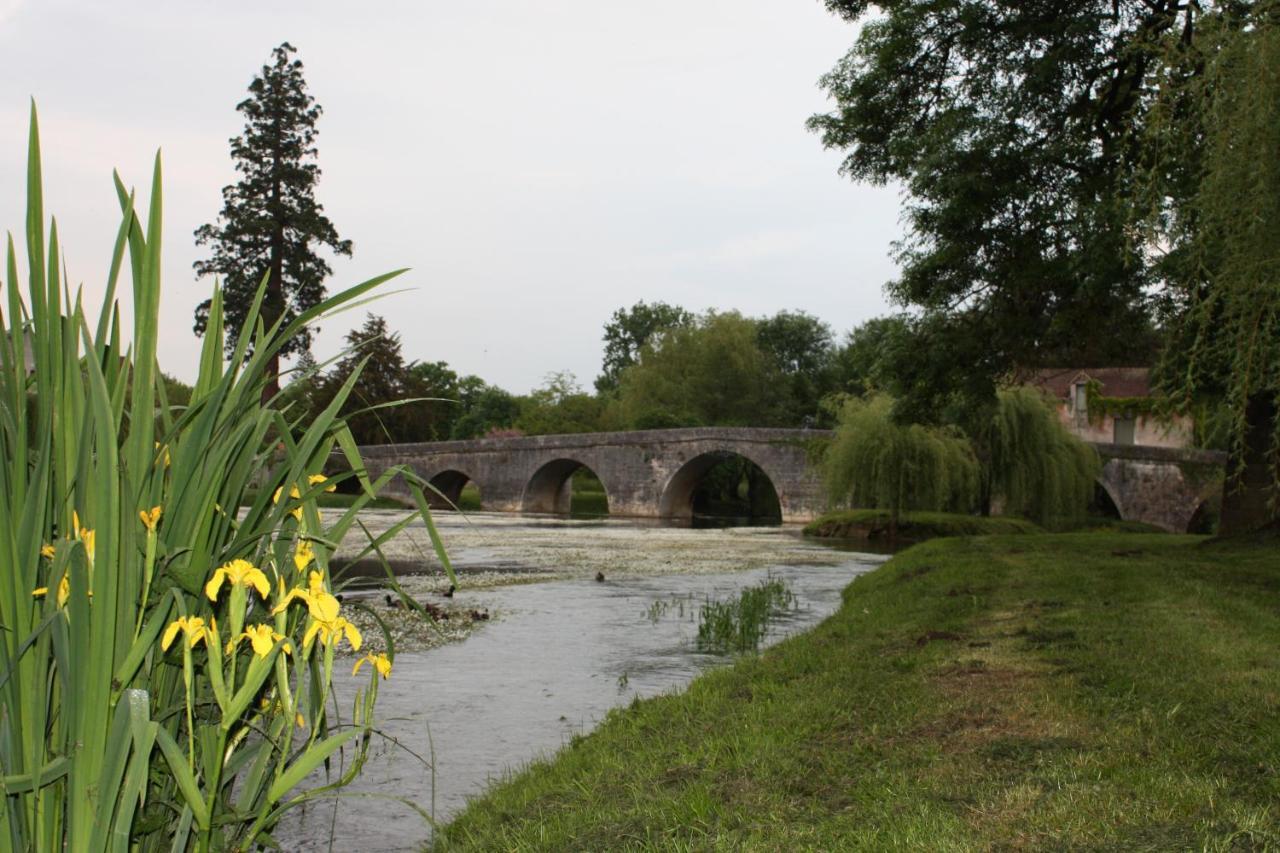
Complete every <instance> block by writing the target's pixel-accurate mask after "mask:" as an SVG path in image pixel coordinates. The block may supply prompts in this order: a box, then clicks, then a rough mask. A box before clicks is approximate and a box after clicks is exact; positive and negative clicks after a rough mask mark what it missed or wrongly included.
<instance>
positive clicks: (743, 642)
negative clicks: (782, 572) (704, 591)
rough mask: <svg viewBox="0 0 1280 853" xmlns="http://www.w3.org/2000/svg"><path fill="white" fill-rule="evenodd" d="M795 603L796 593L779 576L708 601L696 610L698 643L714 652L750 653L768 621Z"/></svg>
mask: <svg viewBox="0 0 1280 853" xmlns="http://www.w3.org/2000/svg"><path fill="white" fill-rule="evenodd" d="M795 606H796V597H795V594H794V593H792V592H791V588H790V587H789V586H787V584H786V582H785V581H783V580H781V579H779V578H769V579H768V580H765V581H762V582H760V583H758V584H755V585H754V586H749V587H747V588H746V589H744V590H743V591H742V592H741V593H739V594H738V597H737V598H731V599H729V600H727V601H708V602H706V603H705V604H703V605H702V608H701V609H700V610H699V612H698V646H699V648H702V649H705V650H708V651H715V652H738V653H742V652H753V651H755V650H756V649H758V648H760V643H761V641H762V640H764V635H765V631H767V630H768V628H769V621H770V620H771V619H773V618H774V617H775V616H776V615H777V614H778V613H780V612H782V611H785V610H790V609H792V608H794V607H795Z"/></svg>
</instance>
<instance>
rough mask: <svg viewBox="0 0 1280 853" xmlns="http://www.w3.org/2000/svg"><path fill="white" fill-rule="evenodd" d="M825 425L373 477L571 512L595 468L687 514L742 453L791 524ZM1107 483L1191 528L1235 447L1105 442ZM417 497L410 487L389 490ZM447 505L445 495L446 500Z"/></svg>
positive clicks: (411, 459) (564, 443) (1121, 504)
mask: <svg viewBox="0 0 1280 853" xmlns="http://www.w3.org/2000/svg"><path fill="white" fill-rule="evenodd" d="M830 436H831V433H830V432H828V431H825V430H794V429H756V428H751V427H704V428H697V429H663V430H644V431H637V432H605V433H581V434H578V435H539V436H521V437H518V438H489V439H477V440H473V441H435V442H426V443H420V444H384V445H375V446H369V447H362V448H361V453H362V454H363V456H364V459H365V464H366V465H367V466H368V470H369V473H370V474H371V475H373V476H375V477H376V476H378V475H379V474H381V473H382V472H383V471H385V470H386V469H387V468H389V467H391V466H393V465H404V466H408V467H409V468H411V469H412V470H413V471H414V472H416V473H417V475H418V476H419V477H421V478H422V479H423V480H426V481H427V482H429V483H431V485H432V486H434V487H435V489H436V490H437V491H438V492H439V493H440V494H442V495H444V497H445V498H447V499H448V500H449V501H453V502H455V503H456V502H457V500H458V497H459V495H461V493H462V488H463V486H465V485H466V484H467V482H468V481H470V482H474V483H475V484H476V486H477V487H478V488H479V490H480V495H481V499H482V501H483V504H484V508H485V509H486V510H496V511H498V512H550V513H567V512H568V511H569V500H570V497H571V489H572V484H571V482H570V477H571V476H572V475H573V473H574V471H576V470H578V469H579V468H582V467H586V468H589V469H590V470H591V471H592V472H594V473H595V475H596V476H597V477H599V478H600V482H601V483H602V484H603V485H604V490H605V494H606V497H607V498H608V503H609V514H610V515H618V516H638V517H648V518H674V519H688V518H690V517H692V515H693V498H694V492H695V490H696V489H697V487H698V484H699V483H700V481H701V480H702V478H703V477H704V476H705V475H706V474H707V473H708V472H709V471H710V470H711V469H712V468H713V467H715V466H716V464H718V463H719V462H722V461H724V460H725V459H728V458H732V457H735V456H738V457H742V458H744V459H746V460H747V461H749V462H752V463H754V464H755V465H756V466H757V467H758V468H759V469H760V470H761V472H763V474H764V475H765V477H767V478H768V479H769V482H770V483H771V484H772V486H773V489H774V491H775V492H776V493H777V496H778V504H779V506H780V508H781V514H782V520H783V521H810V520H812V519H814V518H816V517H817V516H818V515H820V514H821V513H822V512H824V511H825V510H826V509H827V508H828V505H827V501H826V497H825V495H824V494H823V490H822V484H821V482H820V480H819V477H818V473H817V470H816V468H815V466H813V465H811V464H810V459H811V456H812V454H813V452H814V450H815V449H816V447H817V446H818V445H819V444H820V443H821V442H823V441H825V440H826V439H828V438H830ZM1094 447H1095V448H1096V449H1097V451H1098V454H1099V456H1100V457H1101V460H1102V463H1103V466H1102V469H1101V471H1100V473H1099V475H1098V486H1099V488H1100V490H1101V491H1102V492H1103V493H1105V495H1106V496H1107V499H1108V500H1109V501H1110V502H1111V503H1112V504H1113V506H1114V511H1115V514H1116V515H1119V517H1120V518H1123V519H1127V520H1134V521H1144V522H1147V523H1149V524H1154V525H1156V526H1158V527H1161V528H1164V529H1165V530H1169V531H1173V532H1183V531H1185V530H1187V529H1188V528H1189V527H1191V528H1194V527H1196V526H1197V524H1198V521H1197V519H1198V518H1199V517H1200V516H1202V515H1203V514H1204V512H1205V511H1206V507H1207V506H1208V505H1209V504H1210V503H1211V502H1213V501H1214V500H1216V499H1217V498H1218V497H1219V496H1220V495H1221V493H1222V471H1223V465H1224V463H1225V461H1226V457H1225V454H1220V453H1213V452H1209V451H1203V450H1185V449H1168V448H1159V447H1142V446H1134V445H1116V444H1096V445H1094ZM388 491H389V492H391V493H396V492H397V491H398V492H399V493H400V494H402V495H405V496H407V495H408V490H407V488H406V487H405V485H404V484H403V483H400V482H396V483H393V485H392V486H391V487H390V488H389V489H388ZM441 503H442V504H443V501H442V502H441Z"/></svg>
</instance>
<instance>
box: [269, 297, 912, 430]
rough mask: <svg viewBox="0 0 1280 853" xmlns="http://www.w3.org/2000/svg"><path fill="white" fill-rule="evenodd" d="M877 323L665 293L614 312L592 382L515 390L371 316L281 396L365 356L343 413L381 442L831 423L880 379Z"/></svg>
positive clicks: (311, 400)
mask: <svg viewBox="0 0 1280 853" xmlns="http://www.w3.org/2000/svg"><path fill="white" fill-rule="evenodd" d="M896 324H897V321H895V320H894V319H892V318H889V319H880V320H873V321H871V322H869V323H867V324H865V325H864V326H861V327H858V328H857V329H855V330H853V331H852V332H850V333H848V334H847V335H845V336H844V338H843V340H840V341H837V339H836V337H835V335H834V333H833V332H832V330H831V328H830V326H828V325H827V324H826V323H824V322H822V321H821V320H819V319H817V318H816V317H813V316H811V315H809V314H806V313H804V312H802V311H780V312H778V313H777V314H774V315H772V316H768V317H760V318H753V317H745V316H743V315H742V314H740V313H738V312H736V311H729V312H717V311H707V312H704V313H701V314H695V313H693V312H691V311H687V310H685V309H683V308H679V307H676V306H671V305H667V304H664V303H661V302H658V303H653V304H649V303H645V302H638V303H636V304H635V305H633V306H631V307H630V308H622V309H619V310H617V311H616V312H614V314H613V316H612V318H611V319H610V320H609V322H608V323H607V324H606V325H605V328H604V336H603V337H604V342H605V352H604V360H603V365H602V370H601V373H600V375H599V377H597V378H596V380H595V383H594V385H595V388H594V390H593V391H587V390H585V389H584V388H583V387H582V385H581V384H580V383H579V382H578V380H577V377H575V376H574V375H573V374H572V373H569V372H567V371H557V372H554V373H550V374H548V375H547V377H546V379H545V381H544V383H543V385H542V386H541V387H539V388H537V389H535V390H533V391H531V392H530V393H528V394H514V393H511V392H510V391H507V390H505V389H503V388H500V387H498V386H496V385H493V384H490V383H488V382H486V381H485V380H484V379H483V378H481V377H479V376H474V375H459V374H458V373H457V371H455V370H453V369H452V368H451V367H450V366H449V364H448V363H447V362H445V361H413V360H410V359H407V358H406V357H405V355H404V352H403V346H402V343H401V340H400V336H399V334H397V333H395V332H393V331H392V330H391V329H390V328H389V327H388V325H387V322H386V320H385V318H383V317H380V316H377V315H373V314H371V315H369V316H368V318H367V319H366V321H365V322H364V324H363V325H362V326H361V327H360V328H358V329H353V330H352V331H351V332H349V333H348V334H347V336H346V348H345V353H344V354H343V355H342V356H340V357H339V358H337V359H336V360H335V361H333V362H332V363H331V364H328V365H317V364H316V362H315V361H314V359H313V358H312V357H311V355H310V353H305V354H303V356H302V357H301V358H300V359H298V361H297V363H296V365H295V366H294V368H293V370H292V371H290V372H289V373H288V374H287V377H288V379H289V380H290V381H289V382H288V384H287V385H286V387H285V389H284V392H283V393H284V398H283V400H282V402H283V403H284V404H285V405H287V406H289V407H290V410H291V411H293V412H294V413H295V415H304V414H314V413H317V412H320V411H322V410H323V409H324V408H326V407H327V406H328V405H329V404H330V403H331V402H332V401H333V399H334V398H335V397H336V395H337V394H338V392H339V390H340V389H341V388H342V387H343V385H344V384H345V383H346V382H347V381H348V380H349V379H350V377H351V376H352V375H353V374H354V373H355V372H356V369H357V367H360V365H363V367H362V368H361V369H360V371H359V375H358V376H357V378H356V380H355V384H354V386H353V388H352V391H351V394H350V396H349V398H348V400H347V402H346V404H345V405H344V407H343V411H342V414H343V415H344V416H345V417H346V419H347V422H348V424H349V425H350V427H351V430H352V432H353V434H354V436H355V438H356V440H357V441H358V442H360V443H361V444H386V443H394V442H409V441H444V440H450V439H472V438H482V437H486V436H500V435H552V434H561V433H580V432H597V431H612V430H624V429H665V428H676V427H695V426H762V427H831V426H833V425H834V423H835V419H836V414H837V413H838V411H839V402H838V400H839V399H842V398H843V396H845V395H850V394H852V395H863V394H866V393H868V392H869V391H871V390H874V389H877V388H881V387H882V377H881V373H882V372H883V366H882V360H883V355H884V346H885V343H886V341H888V340H889V339H890V338H891V337H892V335H893V330H894V329H895V328H896V327H897V326H896Z"/></svg>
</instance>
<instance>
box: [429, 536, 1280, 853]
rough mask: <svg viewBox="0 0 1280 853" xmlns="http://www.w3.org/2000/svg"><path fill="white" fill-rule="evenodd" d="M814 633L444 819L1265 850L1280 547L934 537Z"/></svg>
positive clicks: (606, 831) (556, 844)
mask: <svg viewBox="0 0 1280 853" xmlns="http://www.w3.org/2000/svg"><path fill="white" fill-rule="evenodd" d="M844 599H845V600H844V605H843V607H842V608H841V610H840V611H839V612H838V613H837V614H836V615H835V616H833V617H832V618H830V619H828V620H827V621H826V622H824V623H823V624H822V625H820V626H819V627H818V628H817V629H815V630H814V631H812V632H810V633H808V634H805V635H803V636H800V637H797V638H793V639H791V640H789V641H787V642H785V643H782V644H781V645H779V646H776V647H774V648H772V649H770V650H768V651H766V652H765V653H764V654H762V655H759V656H753V657H750V658H746V659H743V660H742V661H741V662H739V663H738V664H736V665H735V666H733V667H731V668H725V669H722V670H718V671H715V672H712V673H710V674H708V675H705V676H703V677H701V678H699V679H697V680H695V681H694V682H693V683H692V684H691V685H690V687H689V689H688V690H687V691H685V692H684V693H683V694H680V695H677V696H666V697H660V698H657V699H653V700H649V701H645V702H637V703H635V704H633V705H632V706H631V707H630V708H627V709H625V710H619V711H615V712H613V713H611V714H610V715H609V716H608V717H607V719H606V720H605V721H604V722H603V724H602V725H601V726H600V728H599V729H598V730H597V731H596V732H595V733H594V734H592V735H589V736H587V737H583V738H577V739H575V740H574V741H573V742H572V743H571V744H570V745H569V746H568V747H567V748H566V749H564V750H562V751H561V753H560V754H559V755H558V756H557V757H556V758H555V760H554V761H551V762H549V763H538V764H535V765H534V766H532V767H531V768H529V769H528V770H527V771H526V772H523V773H521V774H519V775H517V776H516V777H515V778H513V779H510V780H508V781H506V782H504V783H502V784H499V785H497V786H496V787H495V788H494V789H493V790H492V791H491V792H490V793H489V794H488V795H487V796H485V797H483V798H481V799H479V800H476V801H474V802H473V803H472V804H471V806H470V807H469V808H468V809H467V810H466V811H465V812H464V813H463V814H462V815H460V816H459V817H458V818H457V820H456V821H455V822H454V823H453V824H451V825H450V826H449V827H448V828H447V830H446V832H445V833H444V836H445V838H444V841H445V842H446V846H448V847H450V848H452V849H477V850H524V849H537V850H606V849H608V850H615V849H633V850H641V849H692V850H707V849H735V850H736V849H747V850H808V849H815V850H836V849H840V850H848V849H866V850H879V849H889V848H907V849H927V850H971V849H1116V850H1121V849H1124V850H1130V849H1142V850H1164V849H1191V848H1196V849H1210V850H1218V849H1222V850H1225V849H1242V850H1243V849H1263V848H1266V847H1271V846H1274V845H1276V844H1280V826H1278V821H1280V807H1278V806H1277V803H1280V799H1278V797H1280V772H1278V770H1280V768H1278V760H1280V715H1278V714H1277V711H1280V658H1278V657H1277V655H1276V646H1277V640H1278V639H1280V557H1278V554H1277V550H1276V548H1275V546H1274V543H1263V544H1254V545H1240V544H1237V545H1233V546H1228V545H1214V544H1202V543H1201V541H1200V540H1198V539H1196V538H1194V537H1185V536H1169V535H1115V534H1054V535H1048V534H1044V535H1022V536H1010V537H991V538H973V539H938V540H935V541H932V542H929V543H926V544H924V545H920V546H917V547H915V548H912V549H910V550H908V551H906V552H903V553H902V554H900V555H899V556H897V557H895V558H894V559H893V560H892V561H890V562H889V563H887V564H886V565H885V566H883V567H882V568H880V569H878V570H877V571H875V572H872V573H870V574H869V575H866V576H864V577H862V578H859V579H858V580H856V581H854V582H853V583H852V584H851V585H850V586H849V587H848V589H847V590H846V591H845V594H844Z"/></svg>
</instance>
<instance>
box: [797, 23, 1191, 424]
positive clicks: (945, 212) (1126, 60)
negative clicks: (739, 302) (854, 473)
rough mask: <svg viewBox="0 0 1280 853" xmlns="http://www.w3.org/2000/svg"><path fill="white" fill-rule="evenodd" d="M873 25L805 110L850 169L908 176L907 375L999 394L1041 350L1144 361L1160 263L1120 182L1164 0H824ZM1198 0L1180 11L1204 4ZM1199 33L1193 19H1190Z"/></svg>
mask: <svg viewBox="0 0 1280 853" xmlns="http://www.w3.org/2000/svg"><path fill="white" fill-rule="evenodd" d="M826 5H827V7H828V8H829V9H830V10H831V11H833V12H834V13H836V14H838V15H840V16H841V17H843V18H845V19H846V20H848V21H850V22H857V23H859V24H860V25H861V26H860V28H859V30H858V33H859V35H858V38H857V42H856V43H855V45H854V46H853V48H852V49H851V50H850V52H849V53H848V55H847V56H845V57H844V58H843V59H842V60H841V61H840V62H839V63H838V64H837V65H836V67H835V68H834V69H833V70H832V71H831V72H830V73H829V74H828V75H827V76H826V77H825V78H824V79H823V85H824V86H825V88H826V89H827V91H828V93H829V94H830V96H831V97H832V99H833V100H834V101H835V108H834V109H833V110H832V112H830V113H828V114H825V115H817V116H814V117H813V118H812V119H811V121H810V126H811V127H812V128H813V129H814V130H816V131H817V132H819V133H820V134H821V136H822V140H823V143H824V144H825V145H826V146H827V147H828V148H836V149H840V150H843V151H845V152H847V157H846V159H845V160H844V163H843V166H842V171H843V173H844V174H846V175H848V176H850V177H852V178H854V179H856V180H864V181H870V182H872V183H886V182H894V183H900V184H902V185H903V186H904V187H905V189H906V193H907V196H908V198H907V202H906V205H905V208H904V216H905V218H906V221H907V223H908V225H909V228H910V233H909V234H908V236H907V237H906V238H905V239H903V240H902V241H900V242H899V243H898V244H897V245H896V247H895V248H896V257H897V260H898V263H899V264H900V266H901V268H902V273H901V276H900V277H899V278H898V279H897V280H896V281H893V282H891V283H890V284H889V292H890V294H891V296H892V297H893V298H894V299H895V300H896V301H897V302H899V303H900V304H904V305H912V306H917V307H918V308H919V309H921V312H922V313H921V316H920V319H919V320H918V322H917V323H916V324H913V325H915V326H917V329H916V331H917V333H918V336H919V338H920V344H921V346H919V347H917V348H913V349H908V350H903V351H902V352H901V353H900V354H901V355H902V356H904V359H903V360H902V363H901V364H900V365H899V368H898V372H899V374H900V376H901V377H902V380H903V381H902V385H901V387H900V388H895V389H893V390H894V391H895V392H896V393H898V394H899V395H905V396H907V397H910V398H911V399H909V400H905V401H904V402H905V404H906V405H907V406H908V407H909V408H911V409H913V410H915V411H917V412H931V411H932V412H937V411H939V410H941V409H942V408H944V407H945V406H946V405H947V404H948V401H947V398H948V397H950V396H951V395H953V394H957V393H959V394H964V395H970V396H974V397H976V398H978V399H979V400H980V401H982V402H983V403H986V404H989V403H990V402H991V400H992V399H993V397H994V392H995V381H996V379H997V378H998V377H999V376H1001V375H1002V374H1005V373H1007V372H1008V371H1010V370H1013V369H1016V368H1019V367H1025V366H1028V365H1036V364H1045V363H1057V364H1108V363H1109V364H1116V363H1124V364H1133V363H1138V364H1141V363H1147V361H1149V359H1150V358H1151V356H1152V352H1153V343H1154V339H1153V335H1152V333H1151V329H1150V323H1149V320H1148V317H1147V297H1146V293H1147V289H1148V286H1149V285H1150V284H1151V283H1152V282H1151V277H1150V275H1149V270H1148V267H1147V265H1146V264H1145V263H1144V255H1143V252H1142V251H1141V250H1140V248H1139V247H1136V246H1134V245H1132V243H1131V242H1130V241H1129V240H1127V238H1126V233H1127V232H1126V229H1125V224H1126V222H1125V220H1126V214H1125V206H1124V204H1123V202H1122V199H1123V197H1124V194H1125V190H1126V186H1127V182H1128V180H1129V167H1130V163H1131V161H1132V158H1133V153H1132V146H1131V145H1130V144H1129V143H1128V140H1129V139H1130V135H1131V131H1132V129H1133V128H1134V127H1135V123H1138V122H1140V121H1141V116H1142V111H1143V107H1144V106H1145V104H1146V103H1147V100H1146V98H1145V95H1146V91H1147V90H1146V86H1147V82H1148V79H1147V74H1146V72H1147V69H1148V63H1149V51H1150V48H1151V46H1152V45H1153V44H1155V43H1156V42H1157V41H1158V39H1159V38H1160V37H1161V36H1162V35H1163V34H1165V33H1170V34H1176V33H1179V32H1181V31H1182V28H1183V23H1184V19H1183V16H1182V15H1179V14H1178V11H1177V10H1176V9H1173V8H1171V7H1170V4H1168V3H1164V2H1159V3H1148V2H1145V0H1117V2H1114V3H1113V2H1112V1H1111V0H1087V2H1081V3H1074V4H1058V5H1055V6H1053V7H1052V8H1051V9H1046V8H1045V7H1043V6H1042V5H1041V4H1034V3H990V2H986V0H940V2H939V1H938V0H891V2H885V3H878V4H872V3H869V2H866V0H827V4H826ZM1197 5H1198V4H1187V8H1186V10H1185V12H1184V13H1183V15H1185V16H1186V19H1189V18H1190V17H1191V16H1192V15H1193V14H1194V12H1193V9H1192V7H1194V6H1197ZM1186 22H1187V24H1188V33H1189V32H1190V31H1191V29H1190V24H1189V20H1187V21H1186Z"/></svg>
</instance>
